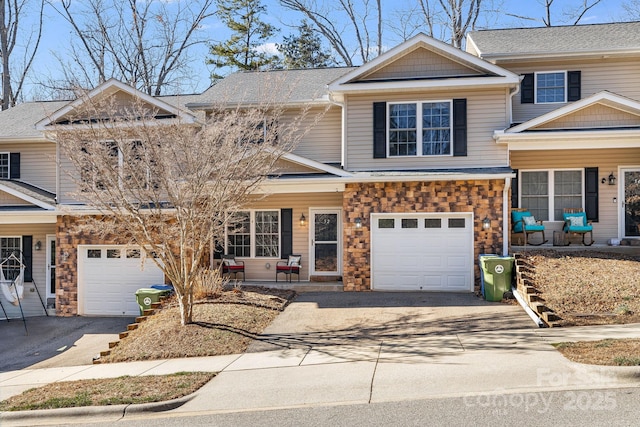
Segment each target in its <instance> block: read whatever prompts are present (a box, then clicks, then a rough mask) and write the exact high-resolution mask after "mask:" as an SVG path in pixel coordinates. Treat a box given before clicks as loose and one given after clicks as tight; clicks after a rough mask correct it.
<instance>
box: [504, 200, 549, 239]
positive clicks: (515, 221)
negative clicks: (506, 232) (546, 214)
mask: <svg viewBox="0 0 640 427" xmlns="http://www.w3.org/2000/svg"><path fill="white" fill-rule="evenodd" d="M511 231H512V232H513V233H522V235H523V236H524V245H525V246H527V244H529V245H531V246H540V245H543V244H545V243H547V242H548V240H547V239H546V238H545V236H544V225H543V224H542V221H536V219H535V217H534V216H533V215H531V212H529V210H528V209H521V208H517V209H512V210H511ZM535 233H542V241H541V242H540V243H530V242H529V235H530V234H535Z"/></svg>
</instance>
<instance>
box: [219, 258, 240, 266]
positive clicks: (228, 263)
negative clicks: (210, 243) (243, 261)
mask: <svg viewBox="0 0 640 427" xmlns="http://www.w3.org/2000/svg"><path fill="white" fill-rule="evenodd" d="M222 262H224V265H226V266H227V267H235V266H237V265H238V264H236V260H235V259H233V258H225V259H223V260H222Z"/></svg>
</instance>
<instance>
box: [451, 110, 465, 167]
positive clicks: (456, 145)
mask: <svg viewBox="0 0 640 427" xmlns="http://www.w3.org/2000/svg"><path fill="white" fill-rule="evenodd" d="M453 155H454V156H466V155H467V100H466V99H465V98H462V99H454V100H453Z"/></svg>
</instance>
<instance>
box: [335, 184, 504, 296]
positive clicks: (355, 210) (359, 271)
mask: <svg viewBox="0 0 640 427" xmlns="http://www.w3.org/2000/svg"><path fill="white" fill-rule="evenodd" d="M503 189H504V180H498V179H496V180H482V181H436V182H378V183H359V184H347V186H346V188H345V191H344V199H343V209H344V212H345V226H344V227H343V228H344V231H343V234H344V239H343V242H344V243H343V244H344V259H343V262H344V265H343V279H342V280H343V285H344V290H345V291H367V290H370V289H371V264H370V263H371V249H370V248H371V233H370V230H371V228H370V224H369V222H370V219H371V214H372V213H412V212H419V213H425V212H443V213H446V212H473V213H474V221H475V223H474V264H476V265H475V267H474V272H475V277H476V289H479V278H480V270H479V268H478V266H477V259H478V255H479V254H481V253H501V251H502V229H503V224H502V208H503V200H502V194H503ZM507 202H508V200H507ZM485 217H489V219H491V229H490V230H489V231H484V230H483V229H482V220H483V219H484V218H485ZM356 218H361V219H362V228H361V229H359V230H356V228H355V227H354V225H353V224H354V220H355V219H356Z"/></svg>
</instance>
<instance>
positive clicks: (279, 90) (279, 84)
mask: <svg viewBox="0 0 640 427" xmlns="http://www.w3.org/2000/svg"><path fill="white" fill-rule="evenodd" d="M353 69H354V68H352V67H341V68H315V69H300V70H271V71H239V72H237V73H233V74H230V75H229V76H227V77H225V78H224V79H222V80H220V81H218V82H217V83H216V84H214V85H213V86H211V87H210V88H209V89H207V90H206V91H205V92H204V93H202V95H200V96H199V97H196V98H194V99H193V100H191V102H189V103H187V104H186V106H187V107H188V108H191V109H198V108H206V107H208V106H211V105H213V104H216V103H223V104H231V105H252V104H261V103H265V102H275V103H287V104H291V103H294V104H295V103H310V102H325V103H326V102H327V101H328V90H327V85H328V84H329V83H331V82H332V81H333V80H335V79H337V78H338V77H340V76H342V75H344V74H345V73H347V72H349V71H351V70H353Z"/></svg>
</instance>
